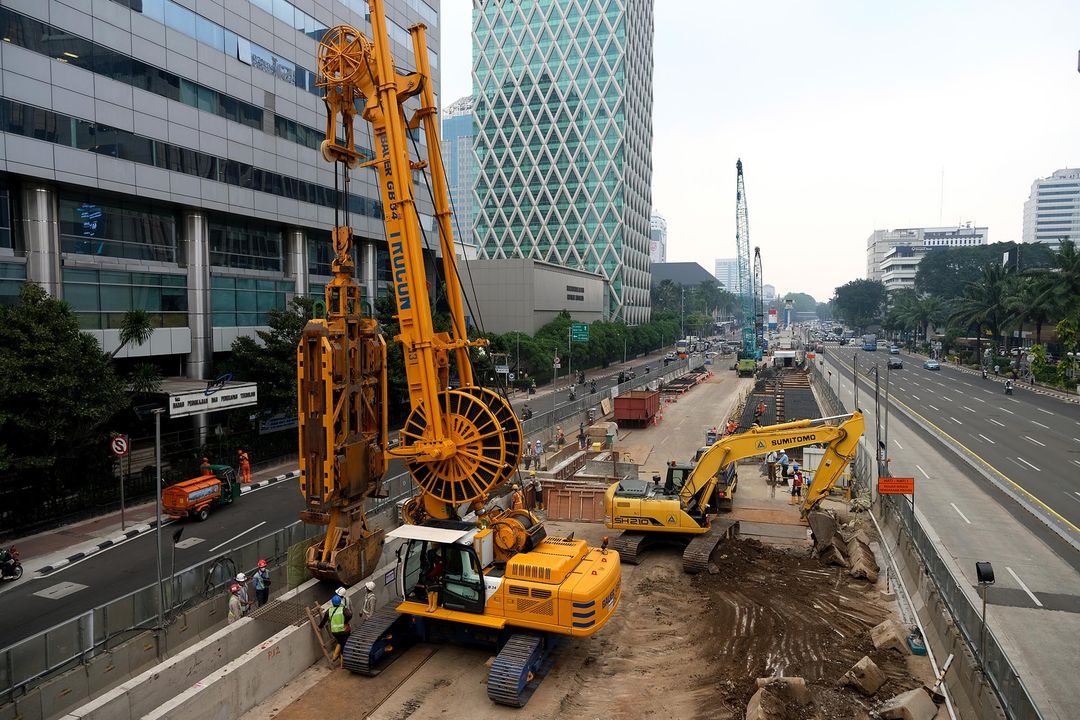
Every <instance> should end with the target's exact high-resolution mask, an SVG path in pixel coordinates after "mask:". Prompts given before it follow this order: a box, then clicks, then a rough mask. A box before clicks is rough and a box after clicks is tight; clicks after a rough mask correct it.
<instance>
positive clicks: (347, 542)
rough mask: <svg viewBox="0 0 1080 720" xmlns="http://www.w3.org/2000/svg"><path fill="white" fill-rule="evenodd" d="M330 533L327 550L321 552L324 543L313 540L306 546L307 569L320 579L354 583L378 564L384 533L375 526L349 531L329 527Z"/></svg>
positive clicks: (372, 570)
mask: <svg viewBox="0 0 1080 720" xmlns="http://www.w3.org/2000/svg"><path fill="white" fill-rule="evenodd" d="M327 533H328V534H329V535H332V536H333V537H330V538H329V540H330V541H331V543H330V544H331V549H330V550H329V552H324V544H323V543H317V544H315V545H312V546H311V547H309V548H308V549H307V556H306V558H305V559H306V561H307V568H308V570H310V571H311V574H312V575H314V576H315V577H317V578H319V579H320V580H330V581H332V582H335V583H340V584H342V585H355V584H356V583H358V582H360V581H361V580H363V579H364V578H366V577H367V576H369V575H371V573H373V572H375V568H377V567H378V566H379V557H380V556H381V555H382V548H383V542H384V541H385V535H386V532H385V531H384V530H383V529H381V528H379V529H376V530H365V529H363V528H358V529H357V530H356V531H355V532H350V531H349V530H346V529H344V528H340V527H334V528H329V529H328V531H327Z"/></svg>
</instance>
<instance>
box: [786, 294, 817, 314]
mask: <svg viewBox="0 0 1080 720" xmlns="http://www.w3.org/2000/svg"><path fill="white" fill-rule="evenodd" d="M781 300H783V301H785V302H786V301H788V300H791V302H792V304H793V306H794V308H795V312H797V313H812V312H814V311H815V310H817V300H815V299H814V297H813V296H812V295H807V294H806V293H790V292H789V293H788V294H786V295H784V297H783V298H781ZM782 307H783V305H782V304H781V309H782Z"/></svg>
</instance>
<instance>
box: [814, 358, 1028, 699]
mask: <svg viewBox="0 0 1080 720" xmlns="http://www.w3.org/2000/svg"><path fill="white" fill-rule="evenodd" d="M811 367H812V369H813V376H814V379H815V381H816V382H815V388H816V390H817V391H818V392H819V393H820V395H821V396H822V397H823V398H824V399H825V401H826V402H827V403H829V404H830V405H831V406H832V411H833V412H846V410H845V409H844V405H843V403H842V402H841V401H840V398H839V397H837V395H836V392H835V391H834V390H833V388H832V387H830V386H829V384H828V382H827V381H826V380H825V378H824V377H823V376H822V372H821V366H820V365H819V364H817V363H812V364H811ZM853 466H854V467H855V470H856V473H857V476H858V477H859V478H860V482H865V483H867V484H869V483H872V482H873V479H874V477H875V476H876V473H875V467H874V466H875V461H874V457H873V452H868V451H866V450H865V449H864V448H863V447H859V449H858V452H857V454H856V457H855V461H854V462H853ZM879 499H880V507H881V511H882V512H888V513H890V514H891V515H893V516H895V520H896V522H897V524H898V527H900V528H902V530H904V531H906V532H907V533H908V537H910V538H911V542H912V544H913V545H914V547H915V550H916V552H917V553H918V554H919V557H920V558H921V559H922V565H923V569H924V570H925V571H926V572H927V574H928V575H929V576H930V579H931V580H932V581H933V582H934V586H935V587H936V588H937V591H938V595H939V596H940V597H941V599H942V601H943V602H944V603H945V607H946V608H948V610H949V615H951V616H952V619H953V623H954V624H955V626H956V628H957V629H958V630H959V631H960V635H961V637H963V639H964V642H965V643H967V646H968V649H969V650H970V651H971V653H972V655H973V656H974V657H975V659H976V661H977V662H978V663H979V665H980V666H981V667H982V669H983V674H984V675H985V677H986V679H987V680H988V681H989V682H990V686H991V687H992V688H993V689H994V694H995V695H996V696H997V698H998V701H999V702H1000V703H1001V706H1002V709H1003V710H1004V711H1005V715H1006V717H1008V718H1016V719H1020V718H1023V719H1024V720H1029V719H1031V718H1042V717H1043V715H1042V714H1041V713H1040V712H1039V709H1038V708H1037V707H1036V706H1035V702H1034V701H1033V700H1032V698H1031V694H1030V693H1029V692H1028V690H1027V688H1026V687H1025V686H1024V682H1023V680H1021V678H1020V676H1019V674H1017V672H1016V668H1015V667H1014V666H1013V664H1012V662H1010V660H1009V658H1008V656H1007V655H1006V654H1005V651H1004V649H1003V648H1002V646H1001V643H1000V642H999V641H998V639H997V637H996V636H995V635H994V632H993V630H991V629H990V628H989V627H987V628H985V633H986V634H985V640H984V641H980V637H981V633H982V632H983V621H982V615H981V614H980V612H979V610H978V609H977V608H976V607H975V605H973V604H972V602H971V599H970V598H969V597H968V595H967V594H966V593H965V592H964V588H963V586H962V585H961V584H960V582H959V581H958V580H957V578H956V576H955V575H953V573H952V570H951V569H950V568H949V566H948V565H947V564H946V563H945V560H944V559H943V558H942V557H941V554H940V553H939V552H938V548H937V546H936V544H935V542H934V541H933V540H932V539H931V538H930V536H929V535H928V534H927V532H926V529H925V528H924V527H923V524H922V521H920V520H919V519H918V518H917V517H914V516H913V514H912V512H911V503H910V502H909V501H908V500H907V499H906V496H905V495H881V496H879Z"/></svg>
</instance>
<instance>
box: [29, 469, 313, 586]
mask: <svg viewBox="0 0 1080 720" xmlns="http://www.w3.org/2000/svg"><path fill="white" fill-rule="evenodd" d="M297 477H300V470H299V469H296V470H290V471H289V472H287V473H285V474H284V475H275V476H274V477H272V478H266V479H264V480H258V481H256V482H253V483H251V484H250V485H244V486H242V487H241V488H240V494H241V495H244V494H246V493H249V492H251V491H252V490H255V489H258V488H263V487H266V486H267V485H273V484H275V483H279V482H282V481H284V480H292V479H294V478H297ZM169 522H171V521H168V520H166V521H165V522H164V523H162V526H164V525H167V524H169ZM156 527H157V520H151V521H150V522H148V523H143V524H142V525H136V526H135V527H133V528H131V529H130V530H128V531H127V532H123V533H120V534H119V535H115V536H113V537H111V538H109V539H108V540H103V541H102V542H100V543H98V544H97V545H95V546H93V547H91V548H88V549H86V550H83V551H81V552H77V553H75V554H74V555H69V556H68V557H66V558H64V559H63V560H57V561H56V562H54V563H52V564H50V565H46V566H45V567H43V568H39V569H38V571H37V573H38V575H48V574H50V573H52V572H55V571H57V570H59V569H60V568H62V567H65V566H67V565H70V564H71V563H73V562H77V561H79V560H82V559H83V558H85V557H89V556H90V555H93V554H95V553H98V552H101V551H102V550H105V549H106V548H110V547H112V546H113V545H119V544H120V543H122V542H126V541H127V540H130V539H131V538H133V537H136V536H138V535H141V534H143V533H145V532H148V531H150V530H153V529H155V528H156Z"/></svg>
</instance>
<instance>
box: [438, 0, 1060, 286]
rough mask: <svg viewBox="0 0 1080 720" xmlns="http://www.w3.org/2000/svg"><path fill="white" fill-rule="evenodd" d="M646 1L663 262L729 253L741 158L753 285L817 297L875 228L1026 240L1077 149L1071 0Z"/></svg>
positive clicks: (456, 47) (459, 53) (456, 61)
mask: <svg viewBox="0 0 1080 720" xmlns="http://www.w3.org/2000/svg"><path fill="white" fill-rule="evenodd" d="M471 6H472V3H471V2H469V0H443V1H442V17H443V19H442V28H441V35H442V37H441V44H442V53H441V55H440V62H441V69H442V98H443V100H444V102H445V103H449V102H452V101H453V100H456V99H457V98H459V97H461V96H463V95H468V94H470V93H471V92H472V80H471V62H472V48H471V39H470V31H471ZM655 13H656V27H655V32H656V37H655V51H654V63H655V64H654V75H653V82H654V89H653V98H654V101H653V206H654V207H655V208H656V209H657V210H658V211H659V212H660V213H661V214H663V215H664V216H665V217H666V218H667V222H668V260H669V261H680V260H693V261H696V262H698V263H700V264H701V265H702V266H703V267H705V268H706V269H707V270H708V271H709V272H712V271H713V260H714V259H715V258H717V257H734V256H735V252H736V251H735V160H736V159H737V158H738V157H742V160H743V168H744V172H745V175H746V189H747V198H748V201H749V215H750V245H751V248H753V247H754V246H755V245H756V246H760V247H761V255H762V265H763V270H764V282H765V283H768V284H772V285H775V286H776V287H777V290H778V291H779V292H781V293H784V292H789V291H791V292H807V293H810V294H811V295H813V296H814V297H815V298H816V299H817V300H819V301H824V300H828V299H829V298H830V297H831V296H832V293H833V289H834V288H835V287H836V286H838V285H842V284H843V283H845V282H847V281H849V280H853V279H855V278H859V277H862V276H863V274H864V273H865V269H866V239H867V237H868V236H869V235H870V233H871V232H872V231H873V230H874V229H875V228H895V227H921V226H932V225H938V224H939V221H940V222H941V223H942V224H946V225H948V224H956V223H957V222H965V221H971V222H974V223H977V224H979V225H986V226H988V227H989V231H990V241H991V242H999V241H1008V240H1019V239H1021V229H1022V222H1023V203H1024V200H1025V199H1026V198H1027V196H1028V192H1029V190H1030V186H1031V183H1032V181H1033V180H1035V179H1036V178H1038V177H1045V176H1047V175H1049V174H1050V173H1052V172H1053V171H1054V170H1057V169H1059V168H1063V167H1077V166H1080V73H1078V72H1077V54H1078V51H1080V2H1078V1H1077V0H1056V1H1050V0H1005V1H998V0H971V1H968V0H963V1H957V0H950V1H949V2H944V3H943V2H940V0H937V1H929V0H904V1H903V2H896V3H882V2H866V0H830V1H826V0H821V1H818V2H814V1H806V0H802V1H796V0H778V1H776V2H769V3H758V2H745V1H744V2H731V1H730V0H725V1H723V2H717V1H716V0H700V1H699V0H661V1H660V2H656V3H655ZM698 28H701V30H700V32H699V31H698ZM943 170H944V178H945V180H944V204H943V205H942V202H941V198H942V171H943ZM751 252H753V251H752V250H751Z"/></svg>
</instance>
